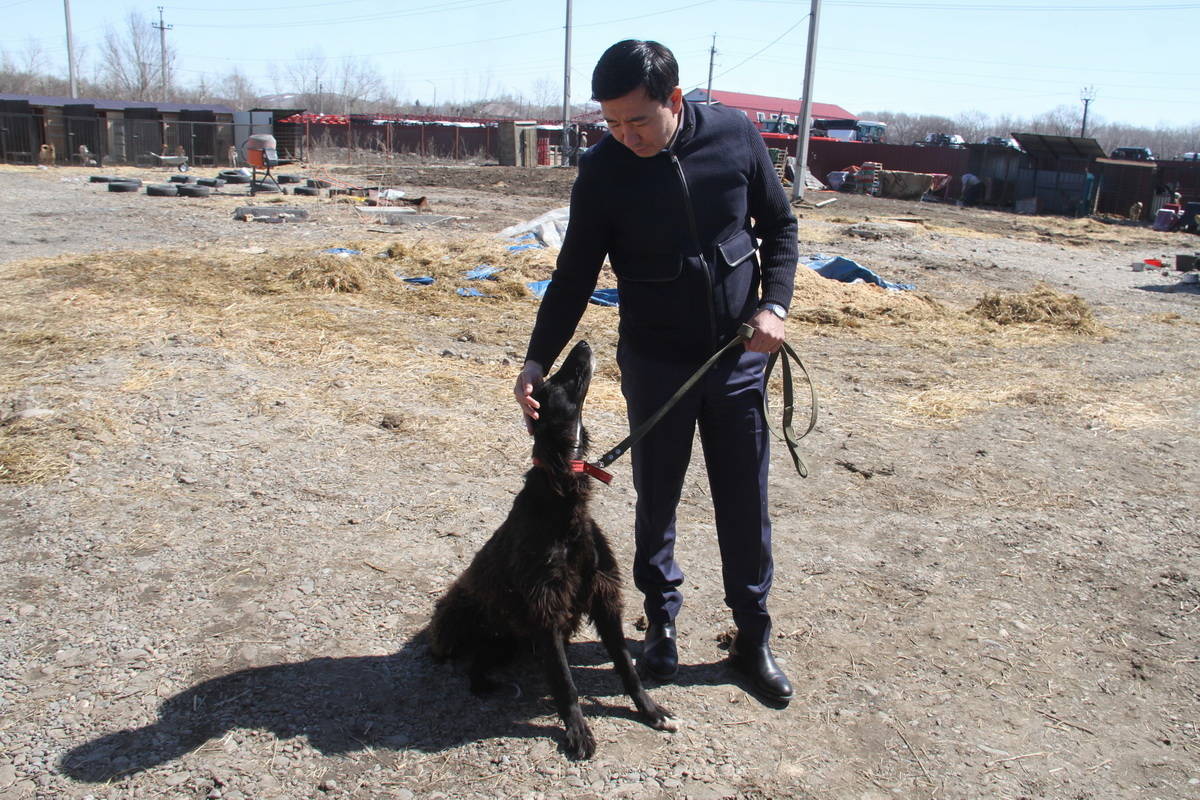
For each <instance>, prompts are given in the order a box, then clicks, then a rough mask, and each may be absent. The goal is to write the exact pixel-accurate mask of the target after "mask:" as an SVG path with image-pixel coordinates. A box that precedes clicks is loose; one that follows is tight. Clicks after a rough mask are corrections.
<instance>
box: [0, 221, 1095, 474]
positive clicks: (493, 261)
mask: <svg viewBox="0 0 1200 800" xmlns="http://www.w3.org/2000/svg"><path fill="white" fill-rule="evenodd" d="M329 246H339V247H348V248H352V249H358V250H362V251H363V253H362V254H361V255H353V256H349V257H340V256H335V255H331V254H326V253H323V252H321V251H322V250H323V249H324V248H325V247H329ZM375 247H376V248H377V247H378V245H375ZM482 264H489V265H492V266H495V267H501V268H503V269H502V272H500V273H499V275H498V276H497V277H498V279H497V280H483V281H467V280H466V279H465V278H464V277H463V272H464V271H465V270H469V269H472V268H474V267H478V266H480V265H482ZM552 269H553V254H552V253H549V252H547V251H543V250H527V251H521V252H516V253H513V252H509V251H508V250H507V248H506V246H505V245H504V243H503V242H499V241H497V240H494V239H489V238H482V237H481V238H477V239H468V238H458V239H450V238H441V237H439V236H434V235H431V236H425V235H422V234H416V233H414V234H413V235H412V236H410V237H406V238H404V239H401V240H397V241H394V242H393V243H392V244H391V246H390V247H388V249H387V251H386V252H385V253H384V254H380V253H378V252H373V251H372V250H371V249H369V246H366V245H363V244H362V243H357V242H353V241H351V242H346V241H340V242H334V243H329V244H326V245H321V246H307V247H304V248H295V249H292V250H288V251H278V252H276V253H274V254H271V255H266V254H261V253H256V252H248V251H225V252H221V251H217V250H210V251H207V252H205V253H204V254H202V255H198V256H191V257H188V258H180V257H179V256H178V255H176V254H173V253H169V252H159V251H150V252H141V253H117V254H111V253H106V254H99V255H92V256H85V257H66V258H57V259H48V260H41V261H33V262H25V263H13V264H7V265H3V266H0V417H3V415H4V414H6V413H9V412H8V410H6V409H5V408H4V405H3V404H4V403H9V404H10V407H11V405H12V404H13V403H15V402H17V401H24V400H27V399H28V398H30V397H37V396H50V397H55V398H59V400H58V402H57V403H55V404H52V407H53V408H54V409H55V410H56V412H62V415H61V416H59V417H56V418H54V420H40V421H37V424H33V422H30V423H29V424H26V423H24V422H22V423H21V424H12V425H9V426H7V427H5V428H4V429H3V430H0V464H2V467H0V481H5V482H28V481H38V480H47V479H50V478H52V477H54V476H59V475H61V474H63V472H64V471H65V470H67V469H68V468H69V458H68V454H69V453H71V452H74V449H75V448H77V447H79V446H80V444H79V443H80V441H81V440H82V441H83V442H84V443H85V444H87V443H88V442H89V441H90V442H92V444H93V445H95V444H96V443H97V442H98V443H99V444H101V445H103V444H104V443H105V441H107V439H110V438H113V437H119V435H120V433H121V429H122V427H123V426H124V424H125V423H124V422H123V420H124V419H126V418H127V417H128V413H129V412H128V411H127V410H123V408H122V403H125V404H126V405H129V404H132V403H133V402H134V400H135V399H140V402H143V403H145V402H153V400H154V398H156V397H158V394H159V393H160V392H161V391H162V390H163V387H164V386H165V385H166V384H167V383H168V382H169V381H171V380H172V379H173V377H174V375H175V370H177V369H179V370H188V369H195V368H197V367H196V366H195V364H193V363H190V362H186V361H184V362H180V363H172V362H170V360H168V361H163V360H161V358H160V357H158V356H155V355H154V354H155V353H157V352H159V351H162V352H170V353H177V352H179V350H178V348H180V347H182V346H188V347H192V348H194V349H197V350H201V351H204V352H214V351H217V352H221V353H224V354H226V360H227V362H228V363H229V364H232V365H236V366H237V367H238V368H240V369H245V370H247V371H252V372H254V373H255V375H256V376H257V377H258V378H259V379H261V381H262V388H261V389H259V390H258V391H257V392H255V393H252V395H250V396H247V397H245V398H244V402H245V403H246V404H248V406H249V407H250V408H251V409H252V410H255V411H256V413H267V414H274V415H288V416H292V417H295V418H297V419H298V420H300V419H302V420H303V421H304V422H305V423H306V424H310V423H309V420H310V419H315V418H317V417H319V416H321V415H324V416H325V417H327V418H329V419H332V420H335V421H340V422H356V423H364V424H371V425H376V426H380V427H382V428H384V429H386V430H389V431H390V432H391V433H392V434H393V435H395V436H398V437H402V438H403V439H404V440H405V441H408V442H411V445H412V447H413V448H415V449H420V448H426V449H427V448H430V447H443V446H445V447H450V446H459V447H461V443H462V435H463V434H462V419H463V417H464V415H467V416H470V417H474V418H477V419H481V420H482V419H488V418H496V419H499V418H500V416H501V415H502V414H507V415H508V416H511V413H510V412H511V409H505V410H504V412H498V411H497V409H496V408H495V405H496V402H495V398H497V397H503V396H505V395H506V394H507V393H508V392H509V391H510V387H511V381H512V376H513V374H514V373H515V371H516V368H517V361H518V359H519V358H520V354H521V353H523V351H524V347H525V341H526V337H527V336H528V331H529V328H530V326H531V323H532V318H533V315H534V313H535V310H536V301H535V300H534V299H533V298H532V296H531V295H530V293H529V291H528V290H527V289H526V286H525V284H526V282H528V281H532V280H540V279H544V278H547V277H549V275H550V273H551V271H552ZM423 275H428V276H431V277H433V278H434V279H435V282H434V283H433V284H432V285H429V286H414V285H410V284H407V283H405V282H403V281H402V280H401V279H400V278H401V277H404V276H423ZM602 282H605V283H606V284H607V285H611V282H612V278H611V273H610V272H608V271H607V270H606V271H605V272H604V273H603V277H602ZM461 286H474V287H477V288H479V289H481V290H482V291H485V292H487V293H489V294H490V295H492V296H491V297H488V298H470V297H467V298H464V297H460V296H458V295H457V294H456V293H455V289H457V288H458V287H461ZM1077 316H1079V314H1077ZM616 317H617V314H616V311H615V309H604V308H592V309H591V310H590V311H589V313H588V314H587V315H586V316H585V319H584V321H583V323H582V324H581V326H580V329H579V331H578V333H577V336H578V337H580V338H588V339H589V340H590V341H591V342H592V343H593V345H595V346H597V347H598V348H600V349H602V350H603V351H608V352H611V351H612V350H613V349H614V347H615V340H616ZM793 320H794V321H793V322H792V323H790V324H791V325H793V326H795V327H794V328H793V336H795V337H797V338H802V337H803V336H804V335H805V331H804V328H808V329H809V331H810V332H813V331H821V332H823V333H826V334H828V335H835V336H845V337H848V338H856V339H870V340H872V341H877V342H884V343H888V344H894V345H896V346H899V347H904V348H918V349H938V348H944V349H947V350H949V349H952V348H959V347H961V346H962V345H963V343H964V342H967V341H970V342H972V343H976V344H979V345H981V346H1002V347H1003V346H1012V345H1013V344H1015V343H1019V344H1020V345H1022V346H1027V347H1044V346H1052V345H1054V344H1055V343H1056V342H1057V341H1058V340H1060V339H1062V338H1063V336H1064V333H1063V330H1062V328H1061V326H1059V325H1055V324H1044V323H1027V324H1023V325H1016V326H1014V325H1000V324H997V323H995V322H992V321H991V320H988V319H984V318H982V317H980V316H979V315H976V314H968V313H966V312H965V311H963V310H958V309H954V308H951V307H949V306H947V305H945V304H943V303H941V302H939V301H937V300H936V299H934V298H932V297H930V296H927V295H922V294H918V293H913V292H888V291H885V290H883V289H880V288H878V287H875V286H871V285H866V284H842V283H838V282H835V281H830V280H827V279H825V278H822V277H820V276H819V275H817V274H816V273H814V272H812V271H811V270H806V269H801V270H799V271H798V274H797V281H796V294H795V301H794V303H793ZM1077 327H1078V326H1077ZM448 343H449V345H450V346H449V347H447V344H448ZM145 348H150V350H151V351H152V352H151V353H150V357H143V356H141V355H139V353H140V352H141V351H142V350H144V349H145ZM97 365H100V366H97ZM297 368H301V371H302V374H303V375H304V377H305V379H304V380H302V381H301V380H298V379H297V377H296V376H297ZM106 371H107V372H111V373H112V378H111V382H110V383H109V384H108V385H107V388H106V389H105V390H104V391H103V392H102V391H101V389H98V388H96V382H95V380H94V378H93V379H91V380H93V382H92V383H87V382H86V381H84V380H83V379H82V378H81V377H80V375H81V373H87V374H89V375H93V376H94V374H96V373H97V372H99V373H101V374H106ZM976 372H977V373H978V375H979V376H982V377H981V380H982V381H983V383H985V384H986V383H987V382H988V381H990V380H992V379H993V377H994V376H992V375H990V374H988V373H987V372H986V370H985V371H984V372H979V371H978V370H976ZM335 374H336V375H338V376H345V378H344V379H342V380H340V381H334V377H333V376H334V375H335ZM973 374H975V373H973ZM618 381H619V374H618V372H617V368H616V365H615V363H614V360H613V359H605V360H603V361H602V362H601V364H600V368H599V370H598V374H597V378H596V381H595V382H594V384H593V391H592V395H591V397H589V406H590V408H591V410H592V411H593V416H592V419H591V421H592V423H593V424H597V425H598V428H597V437H596V438H597V441H604V440H606V439H607V434H611V433H615V432H617V431H618V430H620V428H621V425H623V416H624V405H623V402H622V400H621V397H620V391H619V384H618ZM347 382H349V384H350V385H349V386H348V387H347ZM338 383H340V384H341V386H339V385H336V384H338ZM268 385H273V386H274V388H266V387H267V386H268ZM1030 385H1032V384H1026V386H1030ZM84 386H87V387H89V388H87V389H84V388H81V387H84ZM1035 388H1036V387H1035ZM955 391H957V392H958V394H955V393H954V392H955ZM1021 391H1022V390H1021V388H1020V387H1019V386H1015V387H1012V388H1007V389H1005V390H1004V392H1005V393H1004V394H1003V396H1000V397H997V396H995V395H993V394H988V392H987V391H985V387H983V386H980V387H977V388H972V387H969V386H965V385H964V386H959V387H957V388H954V387H951V388H950V389H943V390H939V391H938V392H931V393H927V394H924V395H918V396H916V397H913V398H907V399H906V400H905V401H904V402H901V403H899V404H898V405H895V406H893V410H894V409H895V408H899V409H901V413H903V415H904V416H906V417H908V418H911V419H915V420H922V419H923V420H925V421H926V422H939V423H940V422H943V421H948V420H953V419H957V418H961V417H962V416H963V415H965V414H969V413H976V412H978V411H979V410H981V409H983V408H986V407H987V405H988V404H989V403H994V402H1021V400H1020V396H1021ZM89 392H90V394H89ZM435 392H436V400H434V399H433V398H432V395H433V393H435ZM1034 393H1035V394H1036V392H1034ZM109 400H111V401H112V402H113V403H114V404H115V406H114V407H113V408H111V409H108V410H107V411H106V412H105V416H104V417H103V418H100V417H93V416H89V414H91V413H92V412H91V411H88V410H87V407H88V406H89V405H90V406H92V407H105V408H108V407H107V406H106V405H105V403H106V402H108V401H109ZM280 400H282V401H284V402H283V403H282V404H281V403H279V402H278V401H280ZM388 413H391V414H396V415H398V416H395V417H392V418H391V420H392V424H391V425H390V426H385V425H383V419H384V416H385V415H386V414H388ZM509 421H511V420H509ZM311 424H314V425H315V424H316V423H311ZM513 427H514V436H516V435H517V434H516V430H515V428H516V426H515V425H514V426H513ZM609 429H611V430H609ZM97 432H99V434H100V435H97ZM314 435H316V432H315V431H314ZM492 455H493V454H488V453H480V454H479V458H481V459H484V458H490V457H492Z"/></svg>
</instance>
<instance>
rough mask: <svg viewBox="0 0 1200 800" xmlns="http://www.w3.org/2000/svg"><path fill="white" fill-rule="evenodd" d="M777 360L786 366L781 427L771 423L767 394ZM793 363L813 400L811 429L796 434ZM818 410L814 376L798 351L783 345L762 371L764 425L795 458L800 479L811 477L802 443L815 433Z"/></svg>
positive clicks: (811, 405) (773, 354)
mask: <svg viewBox="0 0 1200 800" xmlns="http://www.w3.org/2000/svg"><path fill="white" fill-rule="evenodd" d="M780 353H783V358H782V359H780V357H779V354H780ZM776 361H779V362H781V363H782V364H783V367H782V371H783V409H782V412H783V414H782V418H781V420H780V425H779V426H778V427H776V426H775V425H772V424H771V413H770V408H769V406H768V397H769V396H770V395H769V393H768V392H767V382H768V381H769V380H770V379H771V371H772V370H773V369H774V368H775V362H776ZM793 361H794V362H796V366H797V367H799V368H800V372H801V373H803V374H804V380H805V381H807V382H808V389H809V397H810V406H809V414H808V427H807V428H805V430H804V433H801V434H797V433H796V429H795V428H794V427H793V426H792V415H793V412H794V398H793V387H792V366H791V362H793ZM818 407H819V405H818V400H817V385H816V384H815V383H813V379H812V376H811V375H809V374H808V369H807V368H806V367H805V366H804V362H803V361H801V360H800V356H798V355H796V351H795V350H793V349H792V346H791V345H790V344H788V343H787V342H784V343H783V346H782V347H780V348H779V349H778V350H776V351H775V352H774V353H772V354H771V357H770V359H768V360H767V368H766V370H765V371H764V372H763V422H764V423H765V424H766V426H767V430H769V431H770V432H771V434H772V435H773V436H774V437H775V438H776V439H780V440H781V441H783V442H784V444H786V445H787V449H788V455H790V456H791V457H792V465H793V466H795V467H796V472H798V473H799V474H800V477H801V478H807V477H808V464H806V463H804V459H803V458H801V457H800V440H801V439H803V438H804V437H805V436H808V434H810V433H812V430H813V428H815V427H816V426H817V414H818Z"/></svg>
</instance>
